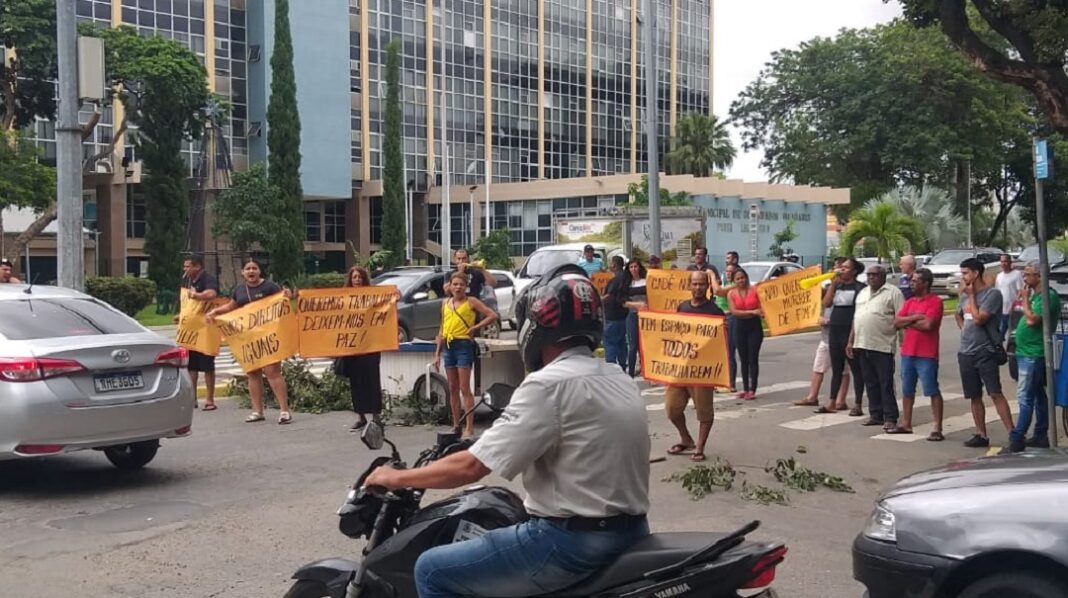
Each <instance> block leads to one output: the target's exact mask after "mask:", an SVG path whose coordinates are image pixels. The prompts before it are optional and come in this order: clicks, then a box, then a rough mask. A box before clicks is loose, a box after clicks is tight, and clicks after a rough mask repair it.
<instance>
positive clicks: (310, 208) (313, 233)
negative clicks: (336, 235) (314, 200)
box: [304, 204, 323, 243]
mask: <svg viewBox="0 0 1068 598" xmlns="http://www.w3.org/2000/svg"><path fill="white" fill-rule="evenodd" d="M304 236H305V237H306V238H307V239H308V241H309V242H312V243H318V242H320V241H322V240H323V221H322V212H320V211H319V204H311V205H306V206H305V207H304Z"/></svg>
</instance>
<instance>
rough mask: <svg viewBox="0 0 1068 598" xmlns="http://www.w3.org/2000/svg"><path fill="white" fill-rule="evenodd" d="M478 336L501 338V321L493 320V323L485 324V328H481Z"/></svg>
mask: <svg viewBox="0 0 1068 598" xmlns="http://www.w3.org/2000/svg"><path fill="white" fill-rule="evenodd" d="M480 336H481V337H482V338H489V339H498V338H501V321H500V320H497V321H496V322H494V323H492V324H490V325H489V326H486V327H485V328H483V329H482V333H481V334H480Z"/></svg>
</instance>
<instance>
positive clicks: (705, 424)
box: [664, 271, 724, 461]
mask: <svg viewBox="0 0 1068 598" xmlns="http://www.w3.org/2000/svg"><path fill="white" fill-rule="evenodd" d="M708 286H709V280H708V275H707V274H705V273H704V272H703V271H695V272H693V273H692V274H691V275H690V290H691V291H692V292H693V298H692V299H690V300H689V301H687V302H685V303H680V304H679V310H678V311H679V313H684V314H699V315H706V316H722V315H724V314H723V310H721V309H720V308H719V306H717V305H716V304H715V303H713V302H712V301H709V299H708ZM690 400H692V401H693V408H694V410H695V411H697V422H698V425H699V428H698V431H697V443H696V444H694V441H693V436H690V430H689V429H687V427H686V413H685V412H686V403H687V401H690ZM714 401H715V393H714V391H713V388H712V387H710V386H684V385H671V386H668V388H667V390H666V391H665V392H664V410H665V411H666V412H667V417H668V420H669V421H670V422H671V423H672V424H673V425H674V426H675V429H677V430H678V431H679V442H678V443H677V444H675V445H674V446H672V447H671V448H669V449H668V454H669V455H681V454H684V453H686V452H687V451H693V455H691V456H690V460H691V461H704V460H705V443H706V442H708V435H709V434H710V433H711V432H712V422H713V421H714V420H715V417H716V412H715V408H714V405H713V402H714Z"/></svg>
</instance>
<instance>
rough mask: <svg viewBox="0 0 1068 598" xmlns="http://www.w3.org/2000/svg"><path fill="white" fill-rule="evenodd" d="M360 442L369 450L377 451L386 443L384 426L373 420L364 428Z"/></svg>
mask: <svg viewBox="0 0 1068 598" xmlns="http://www.w3.org/2000/svg"><path fill="white" fill-rule="evenodd" d="M360 440H362V441H363V443H364V444H365V445H367V448H369V449H371V450H372V451H377V450H378V449H380V448H382V445H384V444H385V443H386V431H385V430H384V429H383V428H382V424H380V423H378V422H376V421H373V420H372V421H369V422H367V425H366V426H364V427H363V433H361V434H360Z"/></svg>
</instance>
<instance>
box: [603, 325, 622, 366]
mask: <svg viewBox="0 0 1068 598" xmlns="http://www.w3.org/2000/svg"><path fill="white" fill-rule="evenodd" d="M602 342H603V343H604V360H605V361H607V362H608V363H616V364H619V366H620V367H622V368H623V371H624V372H625V371H627V319H626V318H623V319H622V320H605V321H604V339H603V341H602Z"/></svg>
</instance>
